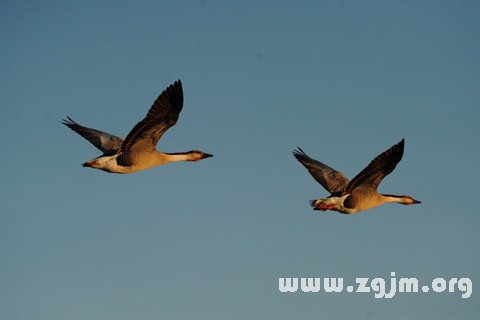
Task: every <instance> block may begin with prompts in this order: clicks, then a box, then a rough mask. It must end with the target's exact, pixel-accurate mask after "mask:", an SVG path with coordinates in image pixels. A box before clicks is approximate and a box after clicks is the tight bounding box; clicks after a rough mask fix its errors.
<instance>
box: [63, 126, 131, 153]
mask: <svg viewBox="0 0 480 320" xmlns="http://www.w3.org/2000/svg"><path fill="white" fill-rule="evenodd" d="M62 123H63V124H64V125H66V126H67V127H69V128H70V129H72V130H73V131H75V132H76V133H78V134H79V135H81V136H82V137H84V138H85V139H87V140H88V141H90V143H92V144H93V145H94V146H95V147H97V148H98V149H99V150H100V151H102V152H103V154H104V155H111V154H115V153H116V152H117V151H118V149H120V147H121V146H122V143H123V139H122V138H119V137H117V136H114V135H111V134H109V133H106V132H103V131H100V130H96V129H92V128H87V127H84V126H81V125H79V124H78V123H77V122H75V121H73V120H72V118H70V117H67V119H63V122H62Z"/></svg>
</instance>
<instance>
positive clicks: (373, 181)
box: [293, 139, 420, 214]
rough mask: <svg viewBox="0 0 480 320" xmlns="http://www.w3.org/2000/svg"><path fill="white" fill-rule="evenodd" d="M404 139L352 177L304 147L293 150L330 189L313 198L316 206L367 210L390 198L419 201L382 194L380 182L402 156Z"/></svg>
mask: <svg viewBox="0 0 480 320" xmlns="http://www.w3.org/2000/svg"><path fill="white" fill-rule="evenodd" d="M404 146H405V140H404V139H402V140H401V141H400V142H399V143H397V144H396V145H394V146H392V147H391V148H389V149H388V150H386V151H385V152H383V153H382V154H380V155H378V156H377V157H376V158H375V159H373V160H372V161H371V162H370V164H369V165H368V166H367V167H366V168H365V169H363V170H362V171H361V172H360V173H359V174H358V175H356V176H355V178H353V179H352V180H351V181H350V180H349V179H348V178H347V177H346V176H345V175H344V174H343V173H341V172H339V171H337V170H335V169H333V168H331V167H329V166H327V165H325V164H323V163H321V162H319V161H317V160H314V159H312V158H310V157H309V156H308V155H307V154H306V153H305V152H304V151H303V150H302V149H301V148H298V150H295V151H294V152H293V155H294V157H295V158H296V159H297V160H298V161H299V162H300V163H301V164H302V165H303V166H304V167H305V168H307V170H308V171H309V172H310V174H311V175H312V176H313V178H314V179H315V180H316V181H317V182H319V183H320V184H321V185H322V186H323V187H324V188H325V189H326V190H327V191H328V192H330V197H328V198H320V199H316V200H311V201H310V205H311V206H312V207H313V209H314V210H321V211H326V210H334V211H338V212H341V213H345V214H351V213H357V212H360V211H364V210H368V209H371V208H374V207H377V206H379V205H382V204H384V203H387V202H396V203H401V204H404V205H411V204H416V203H420V201H417V200H415V199H413V198H412V197H410V196H403V195H402V196H397V195H391V194H380V193H378V192H377V188H378V186H379V184H380V182H381V181H382V180H383V178H385V177H386V176H387V175H388V174H389V173H391V172H392V171H393V170H394V169H395V167H396V165H397V164H398V163H399V162H400V160H401V159H402V156H403V150H404Z"/></svg>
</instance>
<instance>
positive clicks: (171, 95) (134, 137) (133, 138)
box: [117, 80, 183, 166]
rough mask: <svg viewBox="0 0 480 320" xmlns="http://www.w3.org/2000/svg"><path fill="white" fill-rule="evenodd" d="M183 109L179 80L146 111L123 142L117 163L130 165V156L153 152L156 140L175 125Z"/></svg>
mask: <svg viewBox="0 0 480 320" xmlns="http://www.w3.org/2000/svg"><path fill="white" fill-rule="evenodd" d="M182 107H183V90H182V83H181V81H180V80H178V81H175V83H174V84H172V85H170V86H169V87H168V88H167V89H165V90H164V91H163V92H162V93H161V94H160V96H159V97H158V98H157V100H155V102H154V103H153V105H152V106H151V107H150V110H148V113H147V115H146V116H145V118H144V119H143V120H142V121H140V122H139V123H137V124H136V125H135V127H133V129H132V130H131V131H130V133H129V134H128V135H127V137H126V138H125V140H124V141H123V144H122V147H121V148H120V149H121V150H120V152H122V154H121V155H120V156H119V158H118V160H117V161H118V163H119V164H120V165H123V166H128V165H131V163H132V161H133V160H134V159H132V154H134V153H135V152H144V151H151V150H154V149H155V147H156V145H157V143H158V140H160V137H161V136H162V135H163V133H164V132H165V131H167V130H168V129H169V128H170V127H172V126H173V125H175V123H177V120H178V116H179V114H180V111H182Z"/></svg>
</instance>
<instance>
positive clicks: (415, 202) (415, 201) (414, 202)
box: [412, 199, 422, 204]
mask: <svg viewBox="0 0 480 320" xmlns="http://www.w3.org/2000/svg"><path fill="white" fill-rule="evenodd" d="M417 203H422V201H418V200H415V199H413V203H412V204H417Z"/></svg>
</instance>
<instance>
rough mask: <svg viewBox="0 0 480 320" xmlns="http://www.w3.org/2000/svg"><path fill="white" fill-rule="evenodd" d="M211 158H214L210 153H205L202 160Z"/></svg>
mask: <svg viewBox="0 0 480 320" xmlns="http://www.w3.org/2000/svg"><path fill="white" fill-rule="evenodd" d="M210 157H213V154H210V153H205V152H204V153H203V157H202V159H205V158H210Z"/></svg>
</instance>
